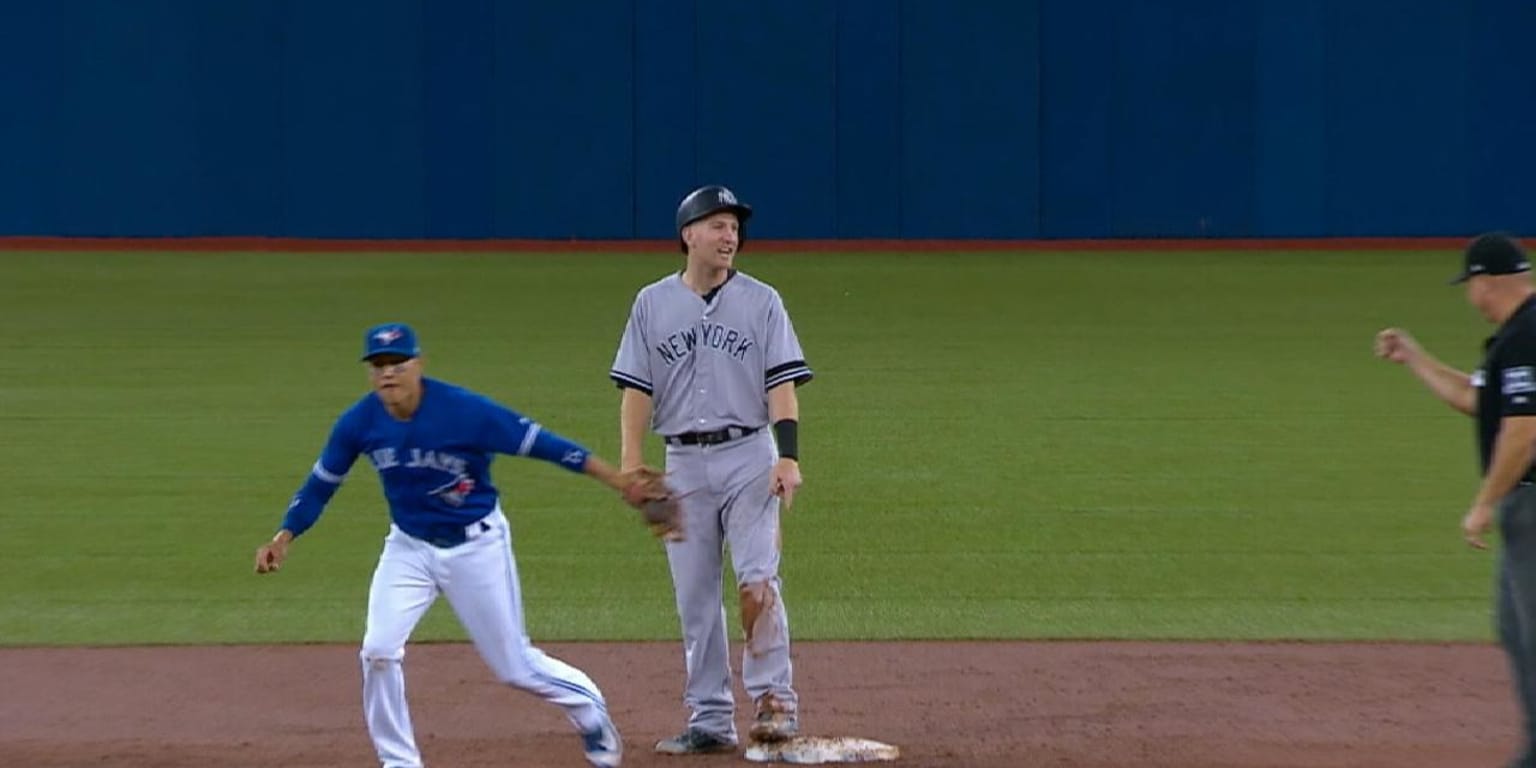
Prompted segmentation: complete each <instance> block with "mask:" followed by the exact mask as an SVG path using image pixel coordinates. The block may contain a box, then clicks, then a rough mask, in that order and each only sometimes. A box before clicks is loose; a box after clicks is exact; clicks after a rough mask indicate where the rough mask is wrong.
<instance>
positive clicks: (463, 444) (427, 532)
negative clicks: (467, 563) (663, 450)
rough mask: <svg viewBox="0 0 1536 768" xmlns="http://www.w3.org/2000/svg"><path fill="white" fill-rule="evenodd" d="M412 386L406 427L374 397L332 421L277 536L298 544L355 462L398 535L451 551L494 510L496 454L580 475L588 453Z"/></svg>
mask: <svg viewBox="0 0 1536 768" xmlns="http://www.w3.org/2000/svg"><path fill="white" fill-rule="evenodd" d="M421 384H422V394H421V405H420V406H419V407H418V408H417V410H416V413H415V415H414V416H412V417H411V419H410V420H409V421H400V420H397V419H395V418H394V417H393V416H390V415H389V412H388V411H387V410H385V408H384V404H383V403H381V402H380V401H379V399H378V397H377V396H375V395H374V394H373V393H369V394H367V395H365V396H364V397H363V398H362V399H361V400H358V401H357V403H355V404H354V405H353V406H352V407H351V408H348V409H347V411H346V412H345V413H343V414H342V415H341V417H340V418H339V419H337V420H336V425H335V426H334V427H333V428H332V429H331V436H330V439H329V440H328V441H327V442H326V445H325V450H324V451H323V452H322V453H321V454H320V459H319V460H318V461H316V462H315V466H314V469H313V470H312V471H311V472H310V475H309V478H308V479H307V480H306V481H305V483H304V486H303V487H302V488H300V489H299V492H298V493H297V494H296V495H295V496H294V498H293V502H292V503H291V504H290V505H289V507H288V514H287V516H286V517H285V518H284V520H283V527H284V528H286V529H288V530H289V531H292V532H293V535H294V536H298V535H300V534H301V533H303V532H304V531H305V530H306V529H308V528H309V527H310V526H312V525H314V523H315V521H316V520H317V519H319V517H320V513H321V512H322V511H323V510H324V508H325V505H326V503H327V502H329V501H330V499H331V496H332V495H334V494H335V493H336V489H337V488H338V487H340V485H341V482H342V480H343V479H344V478H345V477H346V475H347V473H348V472H349V471H350V470H351V469H352V465H353V463H354V462H356V460H357V457H358V456H366V457H368V460H369V461H370V462H372V464H373V466H374V468H375V469H376V470H378V474H379V481H380V483H381V484H382V485H383V487H384V497H385V499H386V500H387V501H388V503H389V515H390V518H391V520H393V521H394V523H395V525H397V526H399V528H400V530H402V531H404V532H406V533H407V534H410V535H411V536H415V537H416V538H419V539H425V540H429V541H447V542H450V543H451V542H453V541H454V540H455V539H456V538H458V539H461V538H462V537H463V535H464V527H465V526H467V525H470V524H472V523H474V522H475V521H477V520H479V519H481V518H483V517H485V516H486V515H487V514H490V513H491V511H492V510H494V509H496V506H497V504H498V494H497V490H496V486H495V485H494V484H492V482H491V474H490V469H491V462H492V460H493V459H494V458H495V455H496V454H498V453H504V454H508V455H513V456H531V457H533V458H539V459H544V460H546V461H550V462H553V463H556V464H559V465H560V466H562V467H565V468H566V469H568V470H571V471H573V472H581V471H582V470H583V469H584V468H585V466H586V461H587V455H588V451H587V449H585V448H583V447H581V446H579V445H576V444H575V443H572V442H570V441H568V440H566V439H565V438H562V437H560V436H559V435H556V434H554V433H553V432H550V431H548V430H545V429H543V428H542V427H540V426H539V424H538V423H537V422H535V421H533V420H532V419H530V418H528V417H526V416H523V415H522V414H519V413H518V412H516V411H514V410H512V409H510V408H507V407H506V406H503V405H501V404H499V403H496V402H495V401H493V400H491V399H490V398H488V397H485V396H483V395H480V394H477V393H475V392H471V391H469V390H467V389H464V388H463V387H459V386H456V385H454V384H449V383H447V382H443V381H439V380H436V379H430V378H423V379H422V382H421Z"/></svg>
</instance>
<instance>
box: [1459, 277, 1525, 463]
mask: <svg viewBox="0 0 1536 768" xmlns="http://www.w3.org/2000/svg"><path fill="white" fill-rule="evenodd" d="M1472 386H1474V387H1477V444H1478V449H1479V450H1480V451H1481V453H1482V460H1483V474H1485V475H1486V474H1488V465H1489V464H1490V463H1492V461H1493V443H1494V440H1495V439H1497V438H1498V436H1499V421H1500V420H1501V419H1503V418H1504V417H1505V416H1536V296H1532V297H1531V298H1529V299H1526V300H1525V301H1524V302H1522V303H1521V304H1520V306H1519V307H1516V308H1515V311H1514V314H1511V315H1510V316H1509V319H1507V320H1505V321H1504V324H1503V325H1501V326H1499V330H1497V331H1495V332H1494V334H1493V335H1492V336H1489V337H1488V340H1487V341H1485V342H1483V364H1482V367H1480V368H1478V369H1477V370H1476V371H1475V372H1473V374H1472ZM1524 479H1525V480H1533V479H1536V472H1533V471H1532V470H1531V469H1527V470H1526V473H1525V477H1524Z"/></svg>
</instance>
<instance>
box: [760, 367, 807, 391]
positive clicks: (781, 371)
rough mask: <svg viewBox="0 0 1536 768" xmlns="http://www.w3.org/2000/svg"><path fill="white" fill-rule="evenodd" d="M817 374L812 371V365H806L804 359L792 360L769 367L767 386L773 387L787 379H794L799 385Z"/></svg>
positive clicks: (767, 387)
mask: <svg viewBox="0 0 1536 768" xmlns="http://www.w3.org/2000/svg"><path fill="white" fill-rule="evenodd" d="M815 376H816V374H814V373H812V372H811V367H810V366H808V365H806V364H805V361H804V360H791V361H790V362H787V363H783V364H781V365H775V366H774V367H772V368H769V369H768V373H767V375H766V382H765V388H766V389H773V388H774V387H777V386H778V385H780V384H783V383H784V382H786V381H793V382H795V385H796V386H799V385H801V384H804V383H806V382H808V381H810V380H811V379H813V378H815Z"/></svg>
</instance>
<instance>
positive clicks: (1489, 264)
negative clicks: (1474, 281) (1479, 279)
mask: <svg viewBox="0 0 1536 768" xmlns="http://www.w3.org/2000/svg"><path fill="white" fill-rule="evenodd" d="M1529 271H1531V260H1530V259H1529V258H1527V257H1526V255H1525V250H1524V249H1522V248H1521V247H1520V244H1519V243H1517V242H1515V239H1514V238H1512V237H1510V236H1509V235H1508V234H1507V233H1504V232H1489V233H1487V234H1484V235H1479V236H1478V237H1477V239H1475V240H1473V241H1472V242H1471V243H1468V244H1467V251H1466V253H1465V254H1464V257H1463V263H1462V267H1461V273H1460V274H1458V275H1456V277H1454V278H1452V279H1451V285H1455V284H1457V283H1464V282H1466V281H1467V280H1469V279H1471V278H1473V277H1476V276H1478V275H1517V274H1520V273H1521V272H1529Z"/></svg>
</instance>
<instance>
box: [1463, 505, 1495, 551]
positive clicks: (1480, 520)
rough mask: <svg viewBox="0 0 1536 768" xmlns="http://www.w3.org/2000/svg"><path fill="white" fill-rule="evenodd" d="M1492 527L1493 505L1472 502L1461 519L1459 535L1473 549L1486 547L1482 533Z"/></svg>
mask: <svg viewBox="0 0 1536 768" xmlns="http://www.w3.org/2000/svg"><path fill="white" fill-rule="evenodd" d="M1492 527H1493V505H1492V504H1473V505H1472V508H1471V509H1469V510H1467V516H1466V517H1463V518H1462V519H1461V537H1462V538H1463V539H1466V540H1467V543H1468V544H1470V545H1471V546H1472V547H1473V548H1474V549H1487V548H1488V543H1487V542H1485V541H1483V534H1485V533H1487V532H1488V529H1489V528H1492Z"/></svg>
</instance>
